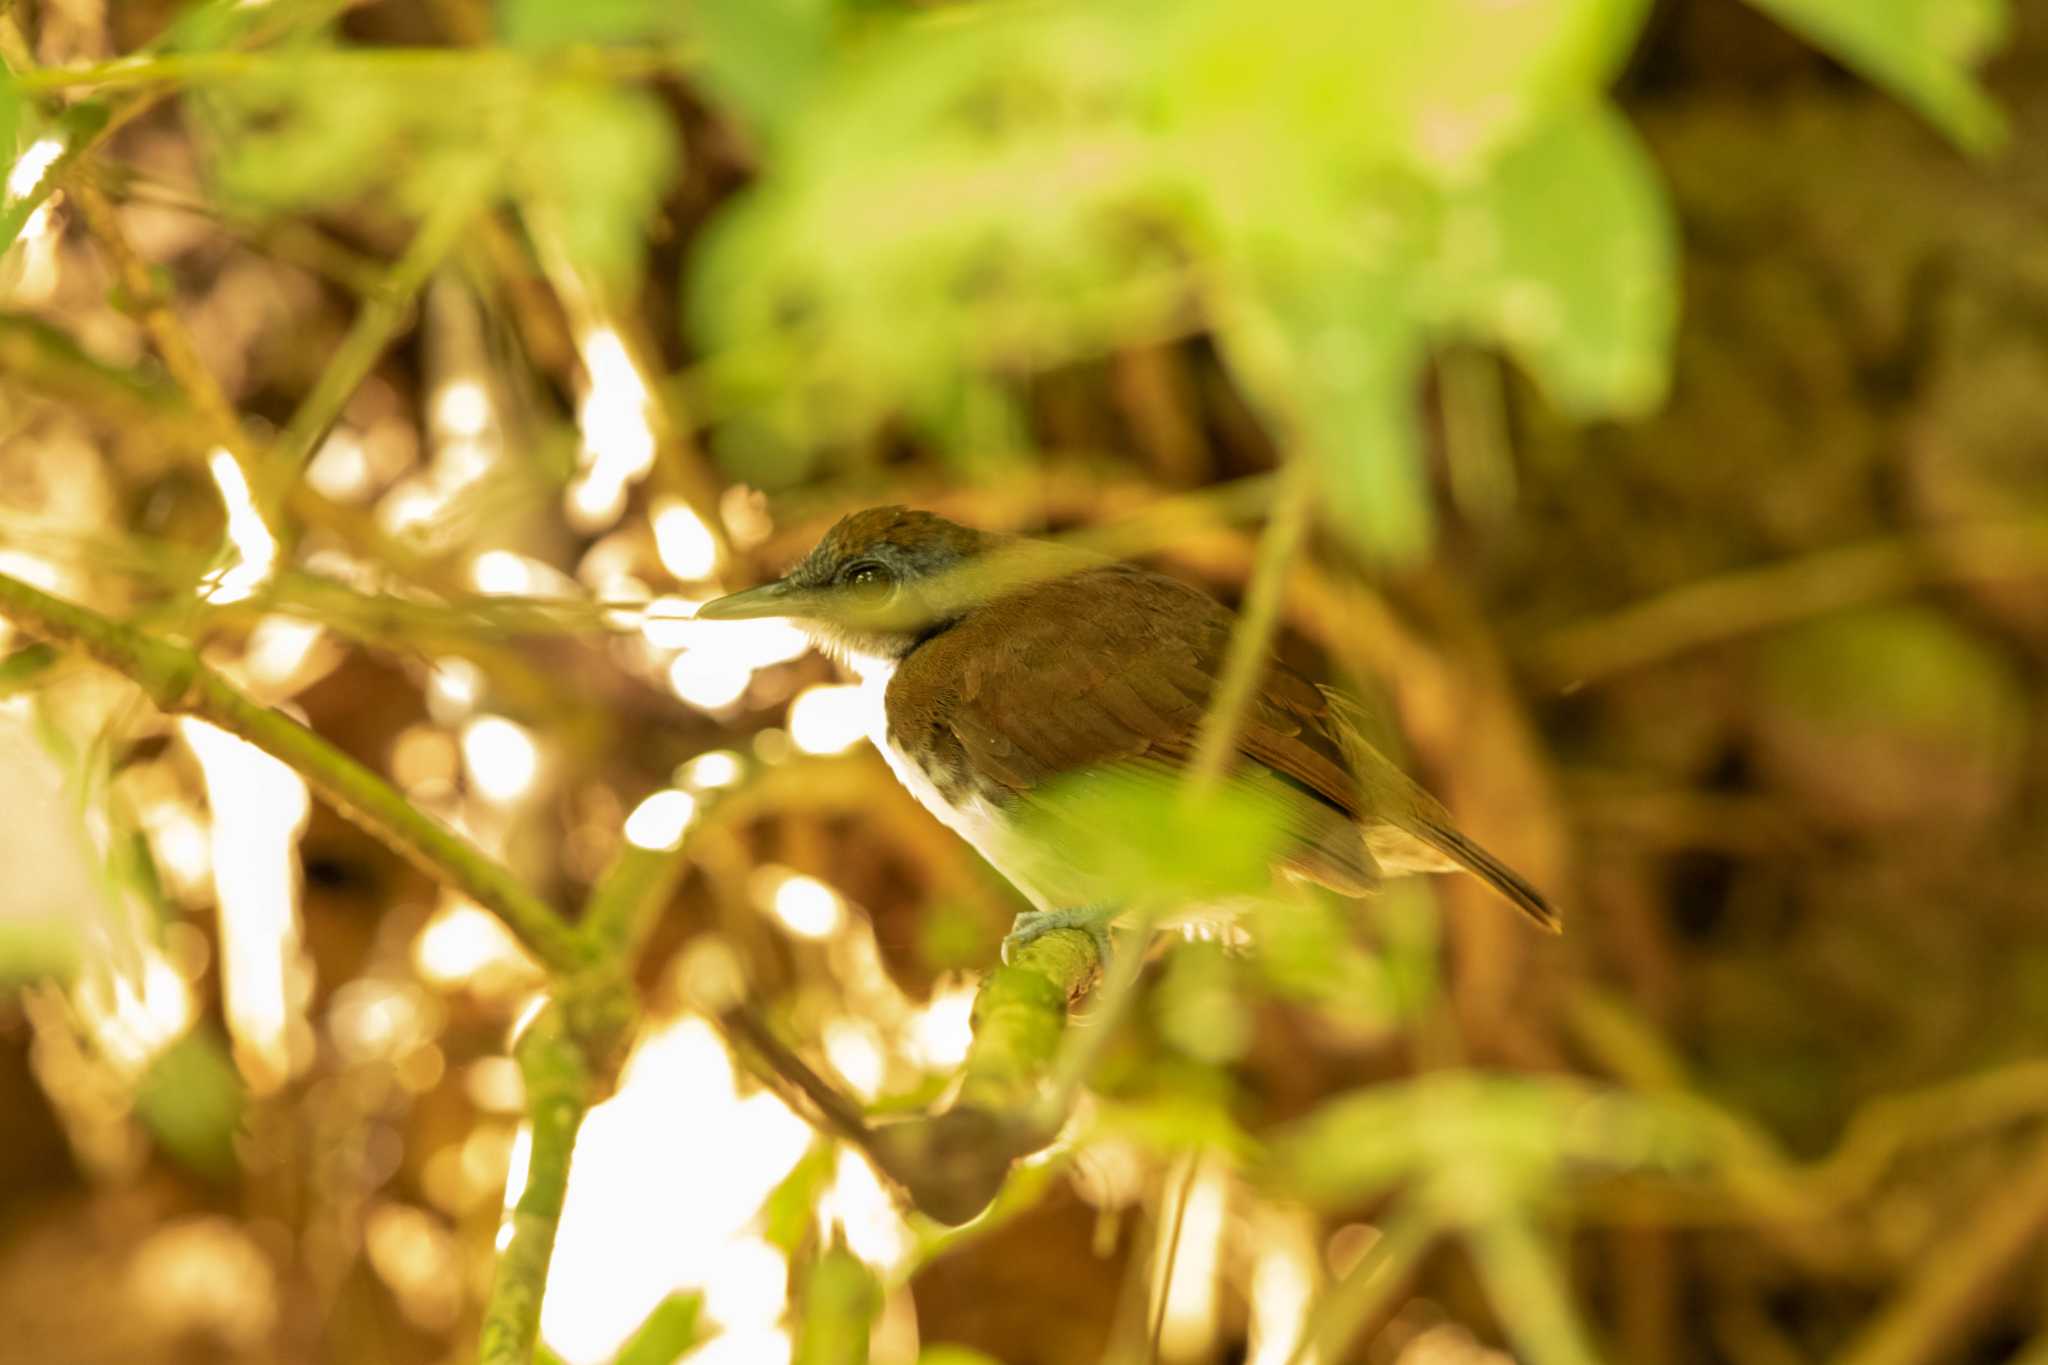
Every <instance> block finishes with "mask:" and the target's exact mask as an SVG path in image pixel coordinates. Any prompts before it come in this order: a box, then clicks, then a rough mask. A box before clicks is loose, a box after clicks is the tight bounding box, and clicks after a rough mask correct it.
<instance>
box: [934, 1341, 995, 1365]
mask: <svg viewBox="0 0 2048 1365" xmlns="http://www.w3.org/2000/svg"><path fill="white" fill-rule="evenodd" d="M917 1365H1003V1363H1002V1362H1001V1361H1000V1360H997V1359H996V1358H995V1357H994V1356H992V1355H984V1354H982V1353H981V1352H980V1351H977V1350H975V1349H974V1348H973V1347H972V1346H955V1345H953V1344H952V1343H950V1342H943V1341H942V1342H939V1343H938V1344H937V1345H935V1346H927V1347H925V1348H924V1349H923V1350H922V1351H920V1352H918V1354H917Z"/></svg>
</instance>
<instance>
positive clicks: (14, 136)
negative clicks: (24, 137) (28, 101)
mask: <svg viewBox="0 0 2048 1365" xmlns="http://www.w3.org/2000/svg"><path fill="white" fill-rule="evenodd" d="M22 113H23V108H22V97H21V88H20V87H19V86H17V85H16V84H15V83H14V77H13V73H12V72H10V71H9V70H8V69H7V63H6V62H5V61H4V60H0V162H5V163H6V165H7V167H8V169H10V170H12V169H13V167H14V158H15V157H16V156H17V155H19V153H20V150H21V147H20V142H19V139H20V137H21V118H22Z"/></svg>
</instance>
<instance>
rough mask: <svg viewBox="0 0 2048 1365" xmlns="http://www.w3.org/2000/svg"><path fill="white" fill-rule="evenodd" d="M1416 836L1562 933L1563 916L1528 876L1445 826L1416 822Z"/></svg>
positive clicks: (1516, 906)
mask: <svg viewBox="0 0 2048 1365" xmlns="http://www.w3.org/2000/svg"><path fill="white" fill-rule="evenodd" d="M1416 826H1417V827H1415V828H1414V829H1413V833H1414V835H1415V837H1416V838H1418V839H1420V840H1422V841H1423V842H1424V843H1426V844H1428V845H1429V846H1430V847H1432V848H1434V849H1437V850H1438V851H1440V852H1441V853H1443V855H1444V856H1445V857H1447V858H1449V859H1450V860H1451V861H1452V862H1454V863H1456V864H1457V865H1458V866H1459V867H1462V868H1464V869H1465V870H1466V871H1467V872H1470V873H1471V874H1472V875H1473V876H1475V877H1477V878H1479V880H1481V881H1483V882H1485V883H1486V884H1487V885H1488V886H1490V887H1492V888H1493V889H1494V890H1495V891H1498V892H1499V893H1500V894H1501V895H1502V896H1505V897H1506V898H1507V899H1508V900H1509V901H1510V902H1511V903H1512V904H1513V905H1514V907H1515V908H1516V909H1517V910H1520V911H1521V912H1522V913H1523V914H1525V915H1527V916H1528V917H1529V918H1530V919H1532V920H1534V921H1536V923H1537V924H1538V925H1540V926H1542V927H1543V928H1544V929H1547V930H1549V931H1550V932H1551V933H1553V934H1558V933H1563V932H1564V918H1563V916H1561V915H1559V914H1558V913H1557V909H1556V907H1554V906H1553V905H1551V903H1550V902H1549V901H1548V900H1547V899H1545V898H1544V895H1543V893H1542V892H1541V891H1538V890H1537V889H1536V888H1535V887H1533V886H1531V885H1530V884H1529V879H1528V878H1526V877H1524V876H1523V875H1522V874H1521V873H1519V872H1517V871H1515V870H1514V869H1513V868H1512V867H1509V866H1508V865H1507V864H1506V863H1504V862H1502V861H1501V860H1500V859H1498V858H1496V857H1494V856H1493V855H1492V854H1491V853H1488V852H1487V851H1486V850H1485V849H1483V848H1481V847H1480V846H1479V845H1478V844H1475V843H1473V842H1472V841H1471V840H1470V839H1468V838H1466V837H1465V836H1464V835H1462V834H1460V833H1459V832H1458V831H1457V830H1455V829H1452V828H1451V827H1450V826H1448V825H1442V824H1437V823H1435V822H1433V821H1428V820H1422V821H1417V822H1416Z"/></svg>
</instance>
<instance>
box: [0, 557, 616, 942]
mask: <svg viewBox="0 0 2048 1365" xmlns="http://www.w3.org/2000/svg"><path fill="white" fill-rule="evenodd" d="M0 615H5V616H6V617H8V618H9V619H10V620H12V621H13V622H14V623H15V624H16V625H18V626H20V627H22V628H23V629H25V630H28V631H30V632H32V633H34V634H38V635H41V636H43V637H45V638H46V639H48V640H50V641H52V642H53V643H56V644H60V645H64V646H67V647H70V648H74V649H80V650H83V651H84V652H85V653H87V654H89V655H91V656H92V657H93V658H95V659H97V660H98V661H99V662H101V663H102V664H105V665H106V666H107V667H109V668H111V669H113V670H114V671H115V672H117V673H120V674H122V675H123V676H124V677H126V678H128V679H129V680H130V681H132V682H134V683H135V684H136V685H137V686H139V687H141V688H142V690H143V691H144V692H145V693H147V694H148V696H149V698H150V700H152V701H153V702H155V703H156V704H157V706H158V707H159V708H160V709H162V710H164V711H167V712H172V713H177V714H183V715H191V716H197V717H199V718H200V719H202V720H206V721H210V722H212V723H213V724H215V725H218V726H219V727H220V728H221V729H223V730H227V731H229V732H231V733H233V734H236V735H239V736H241V737H242V738H243V739H246V740H248V741H249V742H250V743H251V744H254V745H255V746H256V747H257V748H259V749H261V750H263V751H264V752H265V753H268V754H270V755H271V756H272V757H274V758H277V759H279V760H281V761H282V762H284V763H285V764H286V765H288V766H289V767H291V768H292V769H293V770H294V771H296V772H297V773H299V775H300V776H302V777H304V778H305V779H306V780H307V782H309V783H310V784H311V785H312V787H313V789H314V790H315V791H317V792H319V793H320V795H321V796H322V797H323V798H325V799H326V800H327V801H328V802H329V804H331V805H332V806H334V808H335V809H336V810H338V811H340V812H341V813H342V814H343V815H345V816H347V817H348V818H349V819H350V820H352V821H354V822H355V823H356V824H358V825H360V826H361V827H362V828H363V829H364V830H366V831H367V832H368V833H370V834H371V835H373V836H374V837H376V838H378V839H380V840H382V841H383V842H384V843H385V844H386V845H388V846H389V847H390V848H391V849H392V850H393V851H395V852H397V853H398V854H400V855H401V856H402V857H404V858H406V859H408V860H409V861H411V862H412V863H413V864H414V865H415V866H417V867H419V868H420V869H421V870H422V871H424V872H426V873H427V874H428V875H429V876H432V877H436V878H438V879H440V880H443V881H446V882H448V883H449V884H451V885H453V886H455V887H456V888H457V889H458V890H460V891H462V892H463V893H464V894H466V895H468V896H469V897H470V898H471V899H472V900H475V901H476V902H477V903H478V904H480V905H482V906H484V907H485V908H486V909H488V910H491V911H492V912H494V913H496V914H497V915H498V917H499V918H501V919H503V920H504V921H505V923H506V924H507V925H508V926H509V927H510V928H511V929H512V930H513V932H514V933H516V934H518V935H519V937H520V938H521V939H522V940H523V941H524V942H525V943H526V945H527V946H528V947H529V948H531V949H532V950H533V952H534V954H535V955H536V956H537V957H539V958H540V960H541V961H542V962H544V963H546V964H547V965H548V966H549V967H550V968H552V969H554V970H555V971H556V972H558V973H562V974H564V975H567V974H570V973H574V972H576V971H578V970H580V969H581V968H583V967H584V966H585V965H586V964H587V962H588V961H589V960H590V950H589V948H588V947H587V946H586V945H585V944H584V942H583V941H582V939H581V938H580V937H578V935H577V934H576V932H575V931H574V930H573V929H571V928H570V927H569V926H568V925H567V924H565V923H563V921H562V919H561V917H560V916H559V915H557V914H556V913H555V912H554V910H553V909H552V908H551V907H549V906H548V904H547V903H546V902H545V901H543V900H541V899H540V898H539V897H537V896H535V895H534V894H533V893H532V892H531V891H529V890H527V888H526V887H525V886H524V885H522V884H521V883H520V881H519V880H518V878H516V877H514V876H513V875H512V874H511V872H509V871H508V870H506V868H505V867H504V865H503V864H501V863H499V862H497V861H496V860H495V859H493V858H492V857H490V855H488V854H486V853H485V852H484V851H483V850H482V849H480V848H478V847H477V846H476V845H475V844H472V843H470V842H469V840H467V839H465V838H463V837H462V836H461V835H459V834H457V833H455V832H454V831H452V830H450V829H449V828H447V826H445V825H442V824H441V823H439V822H438V821H436V820H434V819H433V818H431V817H430V816H428V815H426V814H424V813H423V812H421V811H420V810H419V809H418V808H417V807H416V806H414V805H413V804H412V803H411V802H409V801H407V800H406V799H405V797H404V796H403V795H401V794H400V793H399V791H398V789H397V788H395V787H393V786H392V785H391V784H390V783H389V782H387V781H385V780H384V779H383V778H381V777H379V776H378V775H377V774H376V773H374V772H371V771H370V770H369V769H368V768H366V767H364V766H363V765H362V764H360V763H358V762H356V760H354V759H353V758H350V757H349V756H348V755H347V754H345V753H343V752H342V751H341V750H339V749H337V748H335V747H334V746H333V745H332V744H330V743H328V742H327V741H326V740H325V739H322V738H321V737H320V736H319V735H317V734H315V733H313V731H311V730H309V729H307V728H306V727H305V726H303V725H301V724H300V723H299V722H297V721H295V720H293V719H292V718H291V717H290V716H287V715H286V714H285V713H284V712H282V711H279V710H276V709H274V708H271V707H267V706H261V705H258V704H257V703H256V702H254V701H251V700H250V699H249V698H248V697H246V696H244V695H243V694H242V693H241V692H240V691H239V690H238V689H236V688H235V686H234V685H233V684H231V683H229V682H228V681H227V679H225V678H223V677H221V676H220V675H219V674H218V673H215V672H214V671H213V670H212V669H209V668H207V667H206V666H205V665H204V664H203V663H201V662H200V660H199V656H198V655H197V654H195V653H194V652H193V651H191V650H189V649H185V648H182V647H180V646H177V645H172V644H168V643H166V642H164V641H162V640H158V639H155V638H153V637H151V636H148V635H145V634H143V633H142V632H141V631H138V630H136V629H134V628H133V627H131V626H127V625H123V624H122V623H120V622H118V621H115V620H112V619H111V618H109V617H106V616H103V615H101V614H100V613H99V612H96V611H94V610H92V609H91V608H89V607H82V606H79V605H78V604H76V603H73V602H67V601H64V600H63V599H62V598H57V597H52V596H51V595H50V594H48V593H46V592H43V591H41V590H40V589H37V588H34V587H31V586H30V585H29V584H27V583H24V582H22V581H21V580H20V579H17V578H11V577H8V576H6V575H4V574H0Z"/></svg>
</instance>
